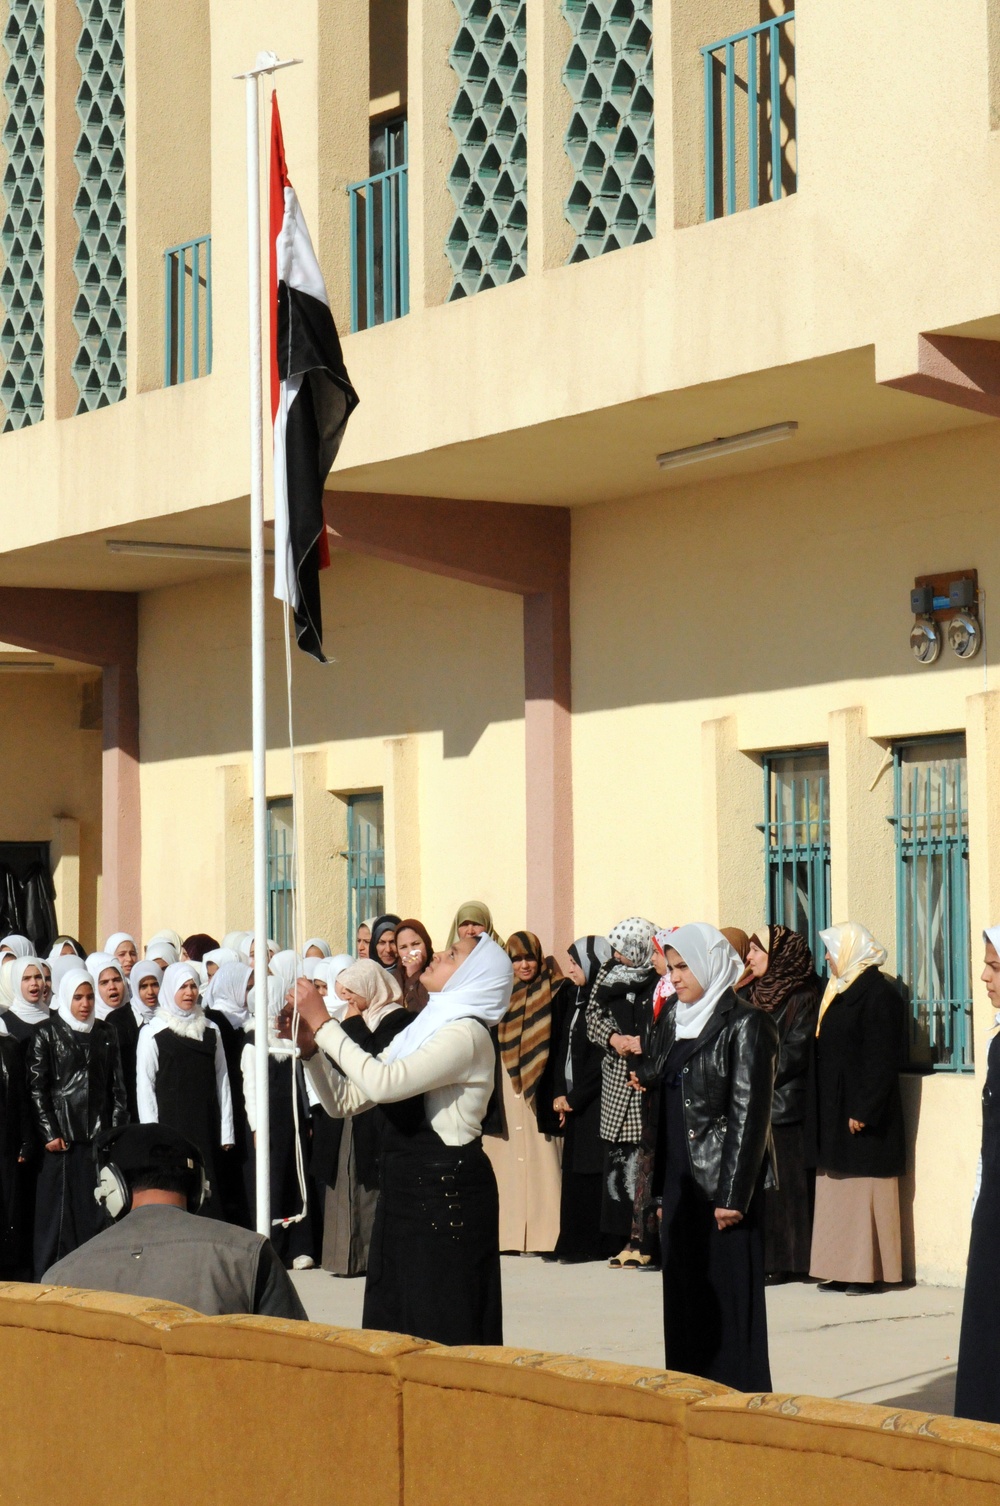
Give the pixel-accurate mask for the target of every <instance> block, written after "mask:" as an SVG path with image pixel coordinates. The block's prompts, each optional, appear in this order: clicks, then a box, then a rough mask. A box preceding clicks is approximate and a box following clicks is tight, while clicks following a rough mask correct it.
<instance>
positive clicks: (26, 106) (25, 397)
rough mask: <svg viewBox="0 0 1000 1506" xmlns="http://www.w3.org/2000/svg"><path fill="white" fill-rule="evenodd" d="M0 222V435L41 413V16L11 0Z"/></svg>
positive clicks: (26, 1)
mask: <svg viewBox="0 0 1000 1506" xmlns="http://www.w3.org/2000/svg"><path fill="white" fill-rule="evenodd" d="M3 41H4V48H5V49H6V53H7V57H6V59H5V60H0V65H3V66H4V81H3V92H4V99H5V101H6V104H7V118H6V121H5V122H4V128H3V149H4V156H5V158H6V161H5V163H4V170H3V207H2V213H3V219H2V222H0V247H2V250H3V271H2V272H0V357H2V361H3V374H2V376H0V408H2V410H3V432H4V433H7V432H8V430H10V429H21V428H24V426H25V425H26V424H34V423H37V422H38V420H39V419H40V418H42V417H43V415H44V406H45V405H44V399H43V381H44V375H45V369H44V361H45V296H44V283H43V273H44V270H45V197H44V191H43V184H44V182H45V12H44V8H43V0H10V3H9V7H8V13H7V25H6V27H5V28H4V37H3Z"/></svg>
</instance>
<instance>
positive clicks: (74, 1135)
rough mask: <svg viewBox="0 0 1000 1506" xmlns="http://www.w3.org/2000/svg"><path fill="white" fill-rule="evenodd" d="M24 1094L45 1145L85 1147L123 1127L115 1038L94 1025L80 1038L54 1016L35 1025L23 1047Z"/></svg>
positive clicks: (100, 1024)
mask: <svg viewBox="0 0 1000 1506" xmlns="http://www.w3.org/2000/svg"><path fill="white" fill-rule="evenodd" d="M123 1007H125V1006H123ZM28 1091H29V1093H30V1094H31V1107H32V1114H33V1117H34V1120H35V1124H36V1126H37V1129H38V1133H39V1134H40V1135H41V1137H42V1142H43V1144H45V1145H47V1144H48V1143H49V1141H50V1140H65V1141H66V1143H67V1145H73V1144H78V1143H80V1142H89V1141H92V1140H96V1139H97V1137H98V1135H101V1134H103V1133H104V1132H105V1130H109V1129H117V1128H118V1126H119V1125H120V1124H127V1123H128V1117H129V1116H128V1100H127V1098H126V1095H125V1081H124V1079H123V1077H122V1063H121V1056H120V1055H119V1051H118V1038H117V1036H116V1035H115V1033H114V1031H113V1030H112V1029H111V1027H110V1025H105V1024H104V1022H103V1021H102V1020H97V1021H95V1023H94V1028H93V1030H92V1031H91V1032H90V1034H89V1035H83V1034H81V1033H80V1032H78V1031H76V1030H71V1029H70V1027H69V1026H68V1025H67V1024H66V1022H65V1020H61V1019H60V1018H59V1016H58V1015H56V1014H54V1015H53V1016H52V1018H51V1019H49V1020H46V1021H45V1022H44V1023H43V1024H41V1025H39V1027H38V1029H37V1030H36V1031H35V1033H34V1035H33V1036H32V1038H31V1041H30V1043H29V1045H28Z"/></svg>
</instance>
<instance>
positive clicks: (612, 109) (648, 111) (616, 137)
mask: <svg viewBox="0 0 1000 1506" xmlns="http://www.w3.org/2000/svg"><path fill="white" fill-rule="evenodd" d="M562 8H563V15H564V16H565V17H566V20H567V21H568V22H569V25H570V28H571V30H572V33H573V41H572V44H571V46H570V51H569V57H568V58H567V60H566V67H565V69H564V70H563V78H564V80H565V83H566V88H567V89H568V90H569V93H570V96H571V98H572V100H573V104H574V105H575V107H576V108H575V109H574V111H573V116H572V119H571V120H570V123H569V128H568V130H567V132H566V153H567V155H568V157H569V160H570V162H571V163H572V165H573V187H572V189H571V191H570V195H569V198H568V199H567V200H566V218H567V219H568V220H569V222H570V224H571V225H572V227H573V229H574V230H575V232H576V240H575V242H574V245H573V250H572V251H571V253H570V257H569V259H570V261H571V262H572V261H586V260H587V258H588V257H591V256H600V255H601V254H602V253H603V252H605V251H617V250H618V248H619V247H620V246H631V245H634V244H635V243H636V242H637V241H648V240H649V239H650V237H651V236H652V234H653V232H654V230H655V228H656V191H655V182H654V174H653V166H654V160H655V159H654V156H653V37H652V25H653V0H563V7H562Z"/></svg>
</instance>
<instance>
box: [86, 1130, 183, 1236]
mask: <svg viewBox="0 0 1000 1506" xmlns="http://www.w3.org/2000/svg"><path fill="white" fill-rule="evenodd" d="M130 1128H131V1126H130V1125H123V1126H122V1129H120V1130H117V1131H115V1132H114V1133H113V1134H110V1135H107V1136H106V1137H105V1138H104V1141H103V1143H102V1144H101V1146H100V1147H99V1154H98V1160H97V1186H96V1187H95V1188H94V1198H95V1201H96V1202H97V1203H98V1205H99V1206H100V1207H102V1208H103V1209H104V1211H105V1212H106V1213H107V1215H108V1217H109V1218H110V1219H111V1220H112V1222H117V1221H118V1219H120V1218H124V1217H125V1214H126V1213H130V1212H131V1210H132V1189H131V1188H130V1187H129V1184H128V1182H127V1181H126V1179H125V1175H124V1173H123V1172H122V1171H121V1168H120V1167H118V1166H117V1165H116V1164H115V1162H114V1160H113V1156H114V1146H115V1142H116V1141H117V1140H118V1138H119V1136H120V1135H121V1134H122V1133H123V1131H124V1130H127V1129H130ZM191 1149H192V1150H193V1151H194V1153H195V1154H194V1156H186V1157H185V1158H184V1161H183V1164H182V1163H181V1162H180V1161H178V1162H177V1164H176V1165H175V1166H174V1167H172V1168H171V1171H172V1172H173V1174H174V1175H176V1174H177V1173H178V1172H181V1173H183V1172H184V1171H187V1172H189V1173H190V1176H189V1179H188V1180H189V1184H190V1185H189V1187H188V1194H187V1211H188V1212H189V1213H200V1212H201V1210H202V1207H203V1206H204V1204H205V1201H206V1199H207V1198H209V1197H210V1196H211V1193H212V1186H211V1183H210V1182H209V1180H208V1177H207V1176H206V1175H205V1163H204V1161H203V1160H202V1157H201V1152H200V1151H199V1150H198V1148H197V1146H195V1145H192V1146H191Z"/></svg>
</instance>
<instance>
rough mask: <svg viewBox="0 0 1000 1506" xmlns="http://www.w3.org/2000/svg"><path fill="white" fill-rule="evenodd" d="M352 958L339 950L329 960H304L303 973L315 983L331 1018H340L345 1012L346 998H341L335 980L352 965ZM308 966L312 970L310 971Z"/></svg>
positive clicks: (347, 953)
mask: <svg viewBox="0 0 1000 1506" xmlns="http://www.w3.org/2000/svg"><path fill="white" fill-rule="evenodd" d="M353 965H354V958H353V957H352V956H351V954H350V953H349V952H339V953H338V954H337V956H336V957H331V958H329V960H327V959H326V958H323V959H321V960H319V961H312V962H306V964H305V969H304V971H305V975H306V977H307V978H308V979H309V980H310V981H311V982H313V983H315V985H316V989H317V991H318V993H319V994H320V995H321V997H322V998H323V1000H324V1002H325V1004H326V1007H327V1011H328V1013H329V1015H330V1018H331V1020H342V1019H343V1018H344V1015H345V1014H346V1013H347V1000H346V999H345V998H343V996H342V995H341V993H340V991H339V989H338V987H337V981H338V979H339V978H340V975H341V973H343V972H344V971H345V970H346V969H347V968H349V967H353ZM310 967H311V968H312V971H311V972H310Z"/></svg>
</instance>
